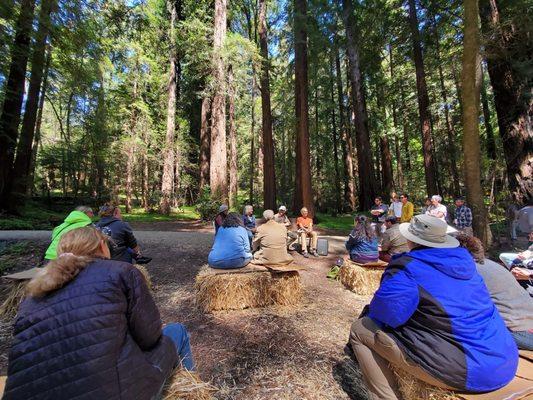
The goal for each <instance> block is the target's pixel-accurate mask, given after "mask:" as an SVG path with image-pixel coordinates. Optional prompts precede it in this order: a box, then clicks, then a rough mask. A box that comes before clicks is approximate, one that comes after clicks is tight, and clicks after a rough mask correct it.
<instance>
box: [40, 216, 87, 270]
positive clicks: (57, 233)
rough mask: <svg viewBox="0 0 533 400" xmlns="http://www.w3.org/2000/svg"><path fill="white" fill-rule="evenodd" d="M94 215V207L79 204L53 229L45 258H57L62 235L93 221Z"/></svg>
mask: <svg viewBox="0 0 533 400" xmlns="http://www.w3.org/2000/svg"><path fill="white" fill-rule="evenodd" d="M93 217H94V213H93V209H92V208H91V207H87V206H78V207H76V209H75V210H74V211H72V212H71V213H70V214H69V215H68V216H67V218H65V221H63V223H62V224H61V225H59V226H56V227H55V228H54V230H53V231H52V242H51V243H50V246H48V248H47V249H46V253H45V255H44V258H45V260H55V259H56V258H57V244H58V243H59V239H61V236H62V235H63V234H65V233H67V232H68V231H71V230H72V229H76V228H81V227H84V226H87V225H91V224H92V223H93V221H92V218H93Z"/></svg>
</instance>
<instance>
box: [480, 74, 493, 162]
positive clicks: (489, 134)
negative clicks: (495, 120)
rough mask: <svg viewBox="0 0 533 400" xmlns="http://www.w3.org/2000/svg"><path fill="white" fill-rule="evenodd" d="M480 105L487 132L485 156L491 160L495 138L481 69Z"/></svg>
mask: <svg viewBox="0 0 533 400" xmlns="http://www.w3.org/2000/svg"><path fill="white" fill-rule="evenodd" d="M481 105H482V107H483V122H484V125H485V132H486V134H487V144H486V146H487V157H489V158H490V159H491V160H496V140H495V138H494V130H493V129H492V123H491V122H490V109H489V99H488V97H487V87H486V86H485V74H484V73H483V71H482V72H481Z"/></svg>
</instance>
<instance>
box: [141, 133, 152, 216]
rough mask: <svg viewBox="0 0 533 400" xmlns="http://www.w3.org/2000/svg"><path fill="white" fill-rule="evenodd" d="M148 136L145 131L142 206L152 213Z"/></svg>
mask: <svg viewBox="0 0 533 400" xmlns="http://www.w3.org/2000/svg"><path fill="white" fill-rule="evenodd" d="M147 136H148V134H147V131H146V130H145V131H144V133H143V144H144V149H143V152H142V188H141V192H142V206H143V208H144V210H145V211H147V212H148V211H150V188H149V179H150V178H149V176H150V166H149V161H148V137H147Z"/></svg>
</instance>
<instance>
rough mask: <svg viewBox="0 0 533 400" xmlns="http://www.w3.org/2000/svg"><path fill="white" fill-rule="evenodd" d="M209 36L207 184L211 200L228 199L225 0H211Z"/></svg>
mask: <svg viewBox="0 0 533 400" xmlns="http://www.w3.org/2000/svg"><path fill="white" fill-rule="evenodd" d="M214 24H215V26H214V34H213V81H214V82H215V91H214V95H213V103H212V109H211V162H210V171H209V181H210V186H211V195H212V197H213V199H216V200H219V201H222V202H226V201H227V200H228V174H227V162H228V161H227V160H228V156H227V150H226V93H225V91H226V69H225V66H224V60H223V58H222V48H223V45H224V40H225V38H226V24H227V0H215V21H214Z"/></svg>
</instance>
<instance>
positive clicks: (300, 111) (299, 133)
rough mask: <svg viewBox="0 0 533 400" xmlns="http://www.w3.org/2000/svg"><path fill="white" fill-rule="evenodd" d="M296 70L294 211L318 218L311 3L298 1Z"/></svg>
mask: <svg viewBox="0 0 533 400" xmlns="http://www.w3.org/2000/svg"><path fill="white" fill-rule="evenodd" d="M294 69H295V79H294V86H295V99H296V179H295V180H296V189H295V193H294V209H295V212H299V210H300V208H301V207H307V209H308V210H309V215H311V216H314V214H315V212H314V211H315V210H314V204H313V189H312V185H311V160H310V151H309V107H308V84H309V82H308V76H307V0H294Z"/></svg>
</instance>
